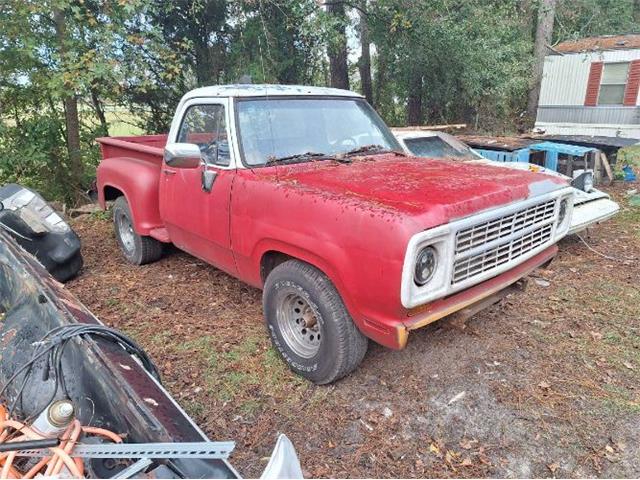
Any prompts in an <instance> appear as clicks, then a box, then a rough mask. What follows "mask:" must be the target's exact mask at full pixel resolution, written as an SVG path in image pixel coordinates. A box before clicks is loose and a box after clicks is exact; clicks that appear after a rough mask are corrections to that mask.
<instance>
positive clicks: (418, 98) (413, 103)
mask: <svg viewBox="0 0 640 480" xmlns="http://www.w3.org/2000/svg"><path fill="white" fill-rule="evenodd" d="M423 121H424V118H423V116H422V75H420V74H419V73H418V72H415V73H414V74H412V75H411V78H410V79H409V96H408V99H407V124H409V125H422V123H423Z"/></svg>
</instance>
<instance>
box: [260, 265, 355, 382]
mask: <svg viewBox="0 0 640 480" xmlns="http://www.w3.org/2000/svg"><path fill="white" fill-rule="evenodd" d="M262 303H263V308H264V315H265V318H266V321H267V328H268V330H269V335H270V336H271V341H272V342H273V345H274V346H275V348H276V349H277V350H278V352H279V353H280V355H281V356H282V358H283V359H284V360H285V362H287V364H288V365H289V368H291V370H293V371H294V372H296V373H297V374H299V375H301V376H303V377H305V378H307V379H308V380H311V381H312V382H314V383H317V384H326V383H331V382H334V381H336V380H338V379H340V378H342V377H344V376H345V375H347V374H349V373H351V372H352V371H353V370H355V369H356V367H357V366H358V365H359V364H360V362H361V361H362V359H363V358H364V355H365V353H366V352H367V344H368V341H367V338H366V337H365V336H364V335H362V333H360V331H359V330H358V328H357V327H356V326H355V324H354V323H353V320H352V319H351V316H350V315H349V313H348V312H347V310H346V308H345V307H344V304H343V303H342V299H341V298H340V295H339V294H338V291H337V290H336V288H335V287H334V286H333V284H332V283H331V281H330V280H329V279H328V278H327V276H326V275H324V274H323V273H322V272H320V271H319V270H318V269H316V268H314V267H313V266H311V265H309V264H307V263H303V262H300V261H298V260H289V261H286V262H284V263H282V264H280V265H278V266H277V267H276V268H274V269H273V270H272V271H271V273H270V274H269V276H268V277H267V280H266V282H265V285H264V291H263V296H262Z"/></svg>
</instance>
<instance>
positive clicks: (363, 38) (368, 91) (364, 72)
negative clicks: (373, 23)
mask: <svg viewBox="0 0 640 480" xmlns="http://www.w3.org/2000/svg"><path fill="white" fill-rule="evenodd" d="M363 7H366V2H363ZM359 13H360V25H359V27H360V46H361V53H360V59H359V60H358V69H359V70H360V83H361V85H362V94H363V95H364V96H365V98H366V99H367V102H369V103H370V104H371V105H373V88H372V85H371V83H372V82H371V42H370V40H369V26H368V25H367V14H366V13H365V12H364V8H363V10H360V11H359Z"/></svg>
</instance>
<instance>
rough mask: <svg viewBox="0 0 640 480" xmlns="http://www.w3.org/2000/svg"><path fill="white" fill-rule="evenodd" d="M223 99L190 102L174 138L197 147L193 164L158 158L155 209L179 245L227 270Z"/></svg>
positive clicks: (230, 265)
mask: <svg viewBox="0 0 640 480" xmlns="http://www.w3.org/2000/svg"><path fill="white" fill-rule="evenodd" d="M227 115H228V109H227V102H226V100H225V99H220V100H218V101H216V102H211V101H210V100H209V99H207V103H201V104H192V105H190V106H188V107H187V108H186V109H185V110H184V115H183V118H182V121H181V124H180V127H179V129H178V132H177V134H176V135H175V138H173V139H171V138H170V139H169V140H170V141H171V140H173V141H174V142H179V143H194V144H197V145H198V147H199V148H200V152H201V154H202V159H203V163H202V165H201V166H200V167H199V168H175V167H171V166H168V165H167V164H166V163H164V162H163V165H162V173H161V176H162V178H161V180H160V214H161V216H162V218H163V220H164V223H165V226H166V228H167V231H168V233H169V236H170V238H171V241H172V242H173V243H174V244H175V245H176V246H177V247H178V248H180V249H181V250H185V251H186V252H189V253H191V254H192V255H195V256H196V257H199V258H201V259H203V260H205V261H207V262H208V263H211V264H212V265H215V266H216V267H218V268H220V269H221V270H225V271H227V272H229V273H234V272H235V262H234V259H233V254H232V253H231V241H230V235H229V206H230V200H231V186H232V184H233V180H234V177H235V168H233V166H232V162H231V155H230V150H229V142H228V138H229V134H228V129H227V123H228V122H227Z"/></svg>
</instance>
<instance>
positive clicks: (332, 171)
mask: <svg viewBox="0 0 640 480" xmlns="http://www.w3.org/2000/svg"><path fill="white" fill-rule="evenodd" d="M98 141H99V142H100V144H101V148H102V161H101V163H100V165H99V167H98V195H99V201H100V203H101V205H102V206H103V207H105V208H106V206H107V202H109V201H113V202H114V204H113V214H114V224H115V230H116V238H117V240H118V242H119V244H120V247H121V249H122V251H123V254H124V256H125V258H126V259H127V260H128V261H130V262H132V263H134V264H143V263H148V262H150V261H154V260H157V259H158V258H160V256H161V254H162V246H163V244H167V243H173V244H174V245H176V246H177V247H178V248H180V249H182V250H184V251H186V252H188V253H190V254H192V255H194V256H196V257H198V258H201V259H203V260H205V261H206V262H208V263H210V264H212V265H213V266H215V267H217V268H219V269H221V270H223V271H225V272H227V273H229V274H231V275H233V276H235V277H237V278H239V279H241V280H243V281H245V282H246V283H248V284H250V285H252V286H255V287H258V288H261V289H262V290H263V309H264V315H265V320H266V326H267V332H268V334H269V335H270V337H271V340H272V342H273V345H274V348H275V349H276V350H277V351H278V352H279V353H280V354H281V356H282V358H283V360H284V361H285V362H287V364H288V365H289V367H290V368H291V369H292V370H294V371H295V372H297V373H299V374H300V375H302V376H304V377H306V378H308V379H309V380H311V381H314V382H316V383H329V382H332V381H335V380H337V379H339V378H341V377H343V376H344V375H346V374H348V373H349V372H351V371H352V370H353V369H355V368H356V366H357V365H358V364H359V363H360V361H361V360H362V358H363V357H364V355H365V353H366V349H367V343H368V340H369V339H372V340H374V341H376V342H378V343H380V344H382V345H385V346H388V347H390V348H396V349H398V348H403V347H404V346H405V345H406V343H407V339H408V335H409V332H410V331H411V330H413V329H415V328H419V327H421V326H424V325H426V324H428V323H431V322H433V321H436V320H438V319H439V318H442V317H444V316H447V315H450V314H453V313H455V312H458V313H459V314H471V313H473V312H476V311H478V310H479V309H481V308H484V307H486V306H487V305H490V304H491V303H493V302H495V301H497V300H498V299H499V298H500V297H501V296H503V295H504V294H505V293H506V292H507V291H508V289H509V288H512V287H513V285H515V284H516V283H517V282H518V280H520V279H521V278H522V277H523V276H525V275H527V274H528V273H529V272H531V271H532V270H533V269H535V268H536V267H538V266H539V265H542V264H544V263H546V262H548V261H550V260H551V259H552V258H553V256H554V254H555V252H556V251H557V248H556V247H555V243H556V242H557V241H558V240H559V239H560V238H562V237H563V236H564V235H565V234H566V232H567V231H568V227H569V224H570V218H571V211H572V195H571V190H570V188H569V187H568V186H567V184H566V181H565V180H564V179H561V178H555V177H549V176H545V175H539V174H536V173H533V172H528V171H526V172H523V171H513V170H510V169H504V168H495V167H492V166H489V165H482V164H477V165H476V164H464V163H460V162H458V163H456V162H452V161H448V160H443V159H429V158H426V159H425V158H417V157H413V156H411V155H408V154H407V153H404V152H403V151H402V148H401V146H400V144H399V143H398V141H397V140H396V139H395V137H394V136H393V134H392V133H391V131H390V130H389V128H388V127H387V126H386V125H385V124H384V122H383V121H382V119H381V118H380V117H379V116H378V115H377V114H376V112H375V111H374V110H373V109H372V108H371V107H370V106H369V105H368V104H367V102H366V101H365V100H364V98H362V96H360V95H358V94H356V93H354V92H350V91H346V90H337V89H329V88H321V87H306V86H282V85H230V86H216V87H205V88H199V89H196V90H193V91H191V92H189V93H188V94H186V95H185V96H184V97H183V99H182V100H181V102H180V104H179V105H178V107H177V110H176V114H175V117H174V119H173V122H172V124H171V128H170V130H169V133H168V134H167V135H155V136H142V137H119V138H101V139H98Z"/></svg>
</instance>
